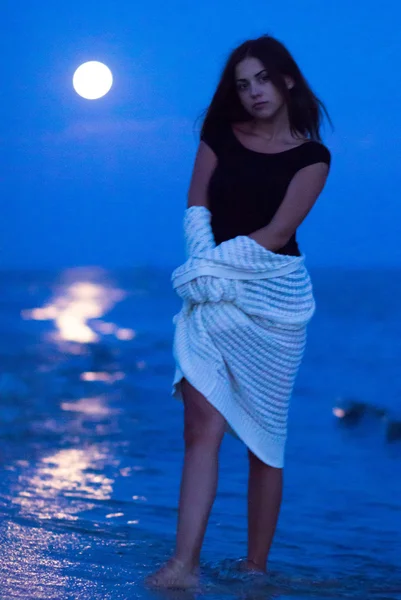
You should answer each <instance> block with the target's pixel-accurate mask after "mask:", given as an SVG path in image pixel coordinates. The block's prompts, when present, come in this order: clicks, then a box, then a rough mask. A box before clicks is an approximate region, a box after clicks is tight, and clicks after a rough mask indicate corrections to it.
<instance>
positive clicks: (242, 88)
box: [237, 83, 246, 90]
mask: <svg viewBox="0 0 401 600" xmlns="http://www.w3.org/2000/svg"><path fill="white" fill-rule="evenodd" d="M245 88H246V83H239V84H238V85H237V89H238V90H244V89H245Z"/></svg>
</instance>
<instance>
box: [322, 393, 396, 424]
mask: <svg viewBox="0 0 401 600" xmlns="http://www.w3.org/2000/svg"><path fill="white" fill-rule="evenodd" d="M333 415H334V416H335V417H337V418H338V419H340V420H342V421H343V422H344V423H348V424H356V423H359V421H360V420H361V419H362V418H363V417H365V416H373V417H377V418H379V419H381V418H383V417H384V416H385V415H386V410H385V409H384V408H381V407H377V406H374V405H372V404H368V403H367V402H360V401H359V400H354V399H352V398H350V399H340V400H339V401H338V403H337V404H336V405H335V406H334V408H333Z"/></svg>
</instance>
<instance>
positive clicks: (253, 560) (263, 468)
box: [243, 451, 283, 571]
mask: <svg viewBox="0 0 401 600" xmlns="http://www.w3.org/2000/svg"><path fill="white" fill-rule="evenodd" d="M282 491H283V471H282V469H276V468H274V467H270V466H269V465H266V464H265V463H264V462H262V461H261V460H259V458H257V457H256V456H255V455H254V454H253V453H252V452H250V451H249V482H248V557H247V560H246V561H245V562H244V564H243V568H244V569H246V570H259V571H265V570H266V562H267V557H268V555H269V551H270V547H271V545H272V542H273V537H274V533H275V530H276V525H277V521H278V516H279V512H280V506H281V499H282Z"/></svg>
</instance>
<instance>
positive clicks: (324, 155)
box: [300, 140, 331, 166]
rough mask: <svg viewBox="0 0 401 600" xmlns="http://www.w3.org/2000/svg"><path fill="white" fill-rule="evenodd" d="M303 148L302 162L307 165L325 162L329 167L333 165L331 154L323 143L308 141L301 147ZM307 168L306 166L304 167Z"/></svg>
mask: <svg viewBox="0 0 401 600" xmlns="http://www.w3.org/2000/svg"><path fill="white" fill-rule="evenodd" d="M301 148H302V153H300V154H302V160H303V162H305V161H306V162H307V164H314V163H318V162H324V163H326V164H327V165H328V166H330V164H331V152H330V150H329V149H328V147H327V146H325V144H323V142H320V141H317V140H308V141H306V142H304V143H303V144H302V146H301ZM304 166H306V164H305V165H304Z"/></svg>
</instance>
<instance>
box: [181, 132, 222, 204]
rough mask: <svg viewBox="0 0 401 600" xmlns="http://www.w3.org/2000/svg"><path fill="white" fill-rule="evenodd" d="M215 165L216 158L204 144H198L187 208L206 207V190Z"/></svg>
mask: <svg viewBox="0 0 401 600" xmlns="http://www.w3.org/2000/svg"><path fill="white" fill-rule="evenodd" d="M216 165H217V156H216V155H215V153H214V152H213V150H212V149H211V148H209V146H208V145H207V144H205V142H202V141H201V142H200V144H199V147H198V152H197V153H196V158H195V164H194V168H193V171H192V177H191V183H190V186H189V190H188V206H187V208H189V207H190V206H206V208H209V207H208V199H207V188H208V185H209V181H210V178H211V176H212V173H213V171H214V170H215V168H216Z"/></svg>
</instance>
